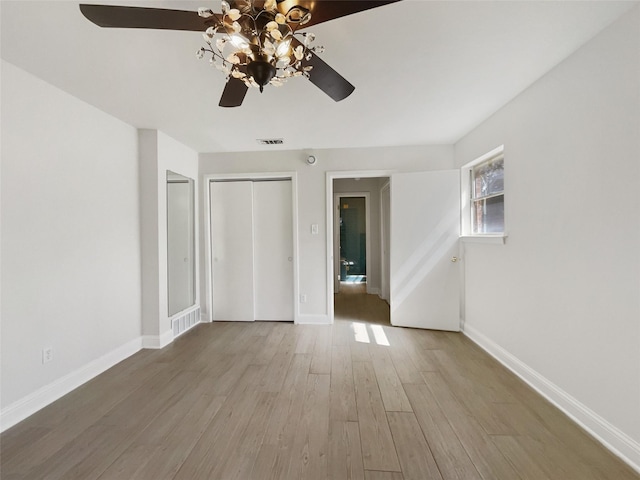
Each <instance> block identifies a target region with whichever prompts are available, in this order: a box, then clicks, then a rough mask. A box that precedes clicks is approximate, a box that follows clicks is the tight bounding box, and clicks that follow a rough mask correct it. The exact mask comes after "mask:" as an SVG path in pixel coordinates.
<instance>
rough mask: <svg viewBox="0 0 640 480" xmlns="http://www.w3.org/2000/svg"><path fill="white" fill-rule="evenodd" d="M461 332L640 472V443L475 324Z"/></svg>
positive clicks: (465, 327) (467, 326)
mask: <svg viewBox="0 0 640 480" xmlns="http://www.w3.org/2000/svg"><path fill="white" fill-rule="evenodd" d="M463 333H464V334H465V335H466V336H467V337H469V338H470V339H471V340H472V341H473V342H474V343H476V344H478V345H479V346H480V347H481V348H482V349H483V350H485V351H486V352H487V353H489V354H490V355H491V356H493V357H494V358H495V359H496V360H498V361H499V362H500V363H502V364H503V365H504V366H505V367H507V368H508V369H509V370H511V371H512V372H513V373H515V374H516V375H517V376H518V377H520V378H521V379H522V380H524V381H525V382H526V383H527V384H529V385H530V386H531V387H532V388H533V389H535V390H536V391H537V392H538V393H540V394H541V395H542V396H543V397H545V398H546V399H547V400H549V401H550V402H551V403H553V404H554V405H555V406H556V407H558V408H559V409H560V410H562V411H563V412H564V413H566V414H567V415H568V416H569V417H570V418H571V419H572V420H573V421H574V422H576V423H577V424H578V425H580V426H581V427H582V428H584V429H585V430H586V431H587V432H589V433H590V434H591V435H592V436H593V437H594V438H596V439H597V440H598V441H599V442H600V443H602V444H603V445H604V446H605V447H606V448H608V449H609V450H611V451H612V452H613V453H614V454H615V455H617V456H618V457H620V458H621V459H622V460H623V461H624V462H625V463H627V464H628V465H629V466H630V467H631V468H633V469H634V470H636V471H637V472H640V443H638V442H637V441H635V440H634V439H633V438H631V437H629V436H628V435H627V434H626V433H624V432H623V431H621V430H620V429H619V428H617V427H616V426H614V425H612V424H611V423H609V422H608V421H607V420H605V419H604V418H602V417H601V416H600V415H598V414H597V413H596V412H594V411H593V410H591V409H590V408H588V407H587V406H586V405H584V404H582V403H581V402H579V401H578V400H577V399H575V398H574V397H572V396H571V395H569V394H568V393H567V392H565V391H564V390H562V389H561V388H560V387H558V386H557V385H555V384H554V383H553V382H551V381H549V380H548V379H547V378H546V377H544V376H542V375H541V374H539V373H538V372H536V371H535V370H533V369H532V368H531V367H529V366H528V365H527V364H525V363H523V362H522V361H521V360H519V359H518V358H516V357H515V356H513V355H512V354H510V353H509V352H508V351H506V350H505V349H504V348H502V347H501V346H500V345H498V344H497V343H495V342H494V341H493V340H491V339H489V338H488V337H486V336H485V335H484V334H482V333H480V332H479V331H478V330H476V329H475V328H473V327H471V326H469V325H465V326H464V332H463Z"/></svg>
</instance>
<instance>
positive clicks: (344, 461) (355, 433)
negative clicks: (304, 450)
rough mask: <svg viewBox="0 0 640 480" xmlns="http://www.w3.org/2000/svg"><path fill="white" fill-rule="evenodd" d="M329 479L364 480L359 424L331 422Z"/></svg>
mask: <svg viewBox="0 0 640 480" xmlns="http://www.w3.org/2000/svg"><path fill="white" fill-rule="evenodd" d="M328 478H330V479H331V480H364V464H363V462H362V449H361V446H360V429H359V427H358V423H357V422H344V421H334V422H331V426H330V429H329V476H328Z"/></svg>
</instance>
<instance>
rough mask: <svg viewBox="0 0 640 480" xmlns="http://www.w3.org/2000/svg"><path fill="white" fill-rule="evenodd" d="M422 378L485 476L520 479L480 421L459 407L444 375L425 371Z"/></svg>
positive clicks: (476, 465) (479, 470) (478, 468)
mask: <svg viewBox="0 0 640 480" xmlns="http://www.w3.org/2000/svg"><path fill="white" fill-rule="evenodd" d="M422 375H423V376H424V378H425V383H426V384H427V387H428V388H429V390H431V393H433V396H434V397H435V399H436V401H437V403H438V405H439V406H440V408H441V409H442V411H443V412H444V414H445V415H446V416H447V418H448V420H449V423H450V424H451V427H452V428H453V430H454V432H455V433H456V435H457V437H458V438H459V439H460V442H461V443H462V445H463V446H464V448H465V450H466V452H467V454H468V455H469V458H471V461H472V462H473V464H474V466H475V467H476V469H477V470H478V472H480V474H481V475H482V477H483V478H505V479H506V478H508V479H513V480H517V479H520V476H519V475H518V473H517V472H516V470H515V469H514V468H513V467H512V466H511V464H510V463H509V462H508V461H507V460H506V459H505V457H504V456H503V455H502V453H501V452H500V450H499V449H498V448H497V447H496V446H495V444H494V443H493V442H492V441H491V438H490V437H489V435H487V433H486V432H485V431H484V430H483V428H482V427H481V426H480V424H479V423H478V421H477V420H476V419H475V418H473V417H472V416H470V415H469V414H468V412H467V411H466V410H465V409H464V408H463V407H462V406H461V405H460V402H459V401H458V399H457V398H456V397H455V396H454V395H453V394H452V392H451V390H450V388H449V386H448V385H447V383H446V382H445V380H444V379H443V378H442V376H441V375H440V374H439V373H435V372H423V373H422Z"/></svg>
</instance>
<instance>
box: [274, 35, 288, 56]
mask: <svg viewBox="0 0 640 480" xmlns="http://www.w3.org/2000/svg"><path fill="white" fill-rule="evenodd" d="M290 46H291V39H289V40H285V41H284V42H280V43H279V44H278V48H276V56H278V57H284V56H286V55H287V54H288V53H289V47H290Z"/></svg>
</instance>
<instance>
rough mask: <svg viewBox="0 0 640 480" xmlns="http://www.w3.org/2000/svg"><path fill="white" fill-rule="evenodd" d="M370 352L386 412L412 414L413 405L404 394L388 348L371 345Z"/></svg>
mask: <svg viewBox="0 0 640 480" xmlns="http://www.w3.org/2000/svg"><path fill="white" fill-rule="evenodd" d="M369 352H370V354H371V358H372V363H373V369H374V371H375V374H376V380H377V381H378V388H379V389H380V394H381V395H382V402H383V403H384V408H385V410H386V411H387V412H412V411H413V409H412V408H411V403H409V399H408V398H407V395H406V394H405V392H404V388H403V387H402V383H401V382H400V377H399V376H398V373H397V372H396V368H395V366H394V364H393V361H392V360H391V356H390V355H389V351H388V349H387V347H381V346H378V345H370V346H369Z"/></svg>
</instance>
